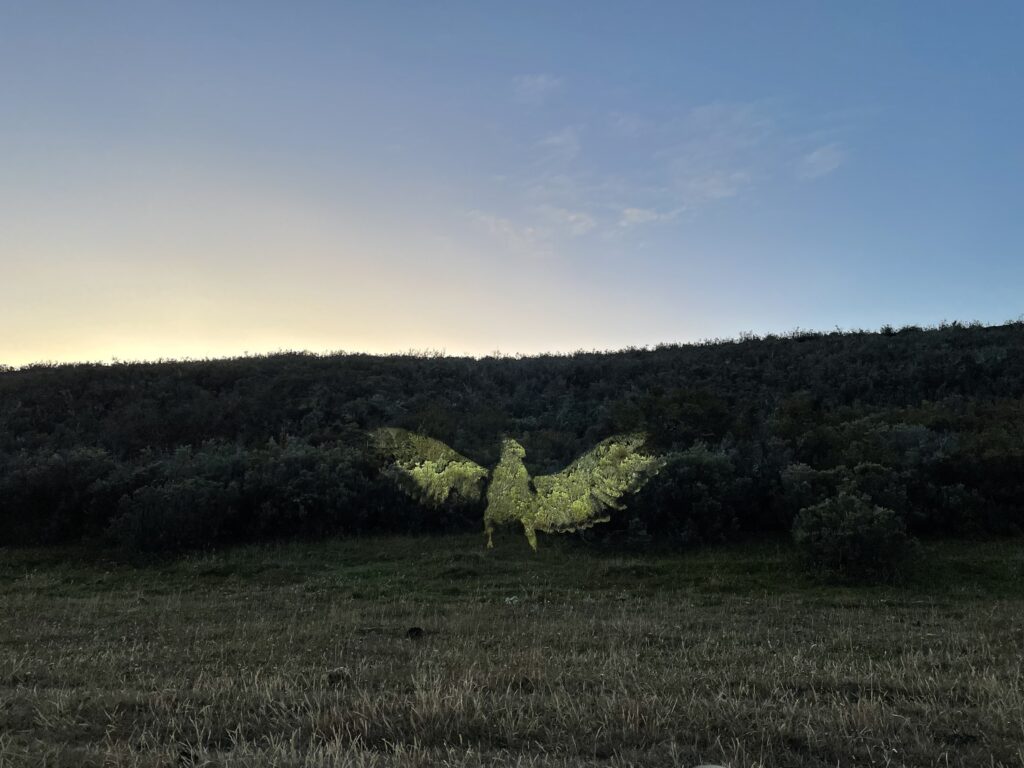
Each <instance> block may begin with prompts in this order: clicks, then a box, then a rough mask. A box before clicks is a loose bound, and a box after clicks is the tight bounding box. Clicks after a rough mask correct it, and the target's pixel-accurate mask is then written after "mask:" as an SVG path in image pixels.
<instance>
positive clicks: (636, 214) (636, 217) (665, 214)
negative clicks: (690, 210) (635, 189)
mask: <svg viewBox="0 0 1024 768" xmlns="http://www.w3.org/2000/svg"><path fill="white" fill-rule="evenodd" d="M685 210H686V209H685V208H676V209H674V210H671V211H654V210H651V209H650V208H623V209H622V212H621V215H620V217H619V226H620V227H635V226H638V225H640V224H652V223H654V222H657V221H671V220H672V219H675V218H677V217H678V216H679V215H680V214H681V213H683V211H685Z"/></svg>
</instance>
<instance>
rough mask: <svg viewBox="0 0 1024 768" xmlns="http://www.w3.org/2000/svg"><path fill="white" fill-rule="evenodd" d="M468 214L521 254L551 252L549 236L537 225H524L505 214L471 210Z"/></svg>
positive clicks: (497, 238) (491, 234)
mask: <svg viewBox="0 0 1024 768" xmlns="http://www.w3.org/2000/svg"><path fill="white" fill-rule="evenodd" d="M466 215H467V216H468V217H469V219H470V220H472V221H473V222H475V223H476V224H477V225H478V226H480V227H482V228H483V229H484V231H486V232H487V233H488V234H489V235H490V236H491V237H492V238H494V239H495V240H497V241H498V242H500V243H501V245H502V246H503V247H504V248H506V249H508V250H509V251H512V252H513V253H516V254H518V255H521V256H530V257H542V256H549V255H550V254H551V248H550V246H549V245H548V242H547V238H546V236H545V235H544V234H542V233H541V232H539V231H538V230H537V228H536V227H533V226H530V225H525V226H524V225H522V224H519V223H517V222H515V221H513V220H512V219H510V218H507V217H505V216H497V215H495V214H493V213H488V212H486V211H480V210H471V211H467V212H466Z"/></svg>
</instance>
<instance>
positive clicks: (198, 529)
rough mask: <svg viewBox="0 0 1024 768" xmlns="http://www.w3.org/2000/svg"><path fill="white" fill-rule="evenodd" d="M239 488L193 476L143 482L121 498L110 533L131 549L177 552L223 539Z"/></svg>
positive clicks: (113, 537) (197, 547)
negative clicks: (166, 480) (158, 481)
mask: <svg viewBox="0 0 1024 768" xmlns="http://www.w3.org/2000/svg"><path fill="white" fill-rule="evenodd" d="M237 503H238V494H237V490H236V488H235V487H234V486H233V485H232V486H224V485H222V484H220V483H215V482H212V481H210V480H205V479H202V478H197V477H192V478H185V479H181V480H172V481H170V482H167V483H165V484H163V485H156V486H145V487H143V488H139V489H138V490H137V491H135V492H134V493H131V494H129V495H126V496H125V497H123V498H122V499H121V503H120V505H119V514H118V516H117V517H116V518H115V519H114V520H113V521H112V522H111V524H110V528H109V530H108V533H109V535H110V537H111V538H112V539H113V541H114V543H116V544H117V545H119V546H120V547H121V548H122V549H125V550H127V551H130V552H175V551H181V550H187V549H200V548H207V547H212V546H215V545H216V544H218V543H220V538H221V532H222V530H223V529H224V527H225V526H226V524H227V523H228V521H229V519H230V517H231V515H232V514H233V513H234V511H235V509H236V507H237Z"/></svg>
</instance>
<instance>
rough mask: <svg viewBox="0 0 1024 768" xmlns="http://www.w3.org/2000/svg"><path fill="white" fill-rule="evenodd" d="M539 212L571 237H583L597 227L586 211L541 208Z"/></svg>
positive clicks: (595, 221) (595, 220) (550, 207)
mask: <svg viewBox="0 0 1024 768" xmlns="http://www.w3.org/2000/svg"><path fill="white" fill-rule="evenodd" d="M539 212H540V214H541V215H542V216H544V218H545V219H547V221H549V222H550V223H551V224H553V225H554V226H556V227H558V228H560V229H562V230H564V231H565V232H567V233H568V234H569V235H572V236H573V237H579V236H580V235H585V234H587V233H588V232H590V231H592V230H593V229H594V228H595V227H596V226H597V219H595V218H594V217H593V216H592V215H590V214H589V213H587V212H586V211H572V210H569V209H567V208H555V207H552V206H542V207H541V208H540V209H539Z"/></svg>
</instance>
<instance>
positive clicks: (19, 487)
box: [0, 448, 117, 544]
mask: <svg viewBox="0 0 1024 768" xmlns="http://www.w3.org/2000/svg"><path fill="white" fill-rule="evenodd" d="M116 468H117V465H116V463H115V462H114V460H113V459H112V458H111V457H110V455H109V454H108V453H107V452H106V451H104V450H103V449H101V448H72V449H70V450H65V451H57V452H52V453H51V452H46V451H39V452H22V453H20V454H18V455H16V456H13V457H11V458H10V459H9V460H8V461H6V462H2V463H0V544H4V543H16V544H27V543H30V544H53V543H57V542H62V541H71V540H77V539H81V538H83V537H88V536H92V535H96V534H97V533H99V532H100V531H101V530H102V528H103V525H104V524H105V523H106V519H105V517H104V515H107V514H109V509H110V507H111V506H112V505H113V504H115V503H116V501H117V497H116V496H114V498H113V499H111V498H110V494H109V493H108V492H107V488H108V486H109V484H110V483H109V480H110V478H111V476H112V475H113V473H114V471H115V469H116Z"/></svg>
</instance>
